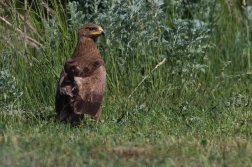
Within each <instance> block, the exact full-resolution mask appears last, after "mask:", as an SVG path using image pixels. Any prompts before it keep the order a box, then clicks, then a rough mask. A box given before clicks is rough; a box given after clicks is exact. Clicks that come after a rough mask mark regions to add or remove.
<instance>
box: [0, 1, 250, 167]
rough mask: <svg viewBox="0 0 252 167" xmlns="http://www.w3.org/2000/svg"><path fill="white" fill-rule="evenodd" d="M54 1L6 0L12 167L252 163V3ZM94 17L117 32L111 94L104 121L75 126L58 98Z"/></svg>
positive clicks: (0, 126) (1, 70) (7, 162)
mask: <svg viewBox="0 0 252 167" xmlns="http://www.w3.org/2000/svg"><path fill="white" fill-rule="evenodd" d="M48 2H49V4H47V3H45V1H40V0H34V1H33V3H28V4H27V6H26V7H27V9H28V11H29V12H27V11H24V8H23V6H24V4H23V2H21V1H16V0H12V1H7V0H6V1H1V2H0V5H1V7H2V8H1V10H0V16H1V17H0V31H1V32H0V37H1V41H2V42H1V43H0V48H1V54H0V60H1V61H0V106H1V108H0V111H1V112H0V150H1V151H0V157H1V158H0V166H105V165H106V166H143V165H145V166H162V165H163V166H249V165H250V164H251V149H252V147H251V137H250V136H251V135H250V134H251V122H252V120H251V118H252V115H251V109H252V108H251V100H252V99H251V94H252V92H251V90H252V84H251V57H250V55H251V49H250V47H251V42H250V41H251V19H250V17H249V16H251V12H250V10H249V9H250V6H245V5H244V4H242V3H234V2H233V1H232V2H231V1H222V0H215V1H214V0H199V1H191V0H188V1H179V0H171V1H162V0H148V1H146V0H140V1H139V0H127V1H114V0H104V1H98V0H97V1H93V0H92V1H91V0H88V1H85V2H86V3H84V4H83V2H84V1H78V0H76V1H73V2H69V3H66V4H62V3H61V2H60V1H59V0H48ZM237 2H238V1H237ZM242 2H246V1H242ZM2 9H5V10H2ZM25 13H26V16H27V18H26V21H25V19H23V18H24V14H25ZM87 22H95V23H98V24H100V25H101V26H102V27H103V28H104V29H105V32H106V36H105V37H101V38H99V40H98V41H97V45H98V47H99V50H100V52H101V55H102V57H103V59H104V61H105V66H106V71H107V89H106V95H105V98H104V101H103V104H102V118H101V121H100V122H99V123H98V124H93V121H92V120H91V119H89V117H85V119H84V121H83V122H82V123H81V124H80V126H78V127H70V126H69V125H68V124H58V123H55V122H54V115H55V114H54V111H53V110H54V95H55V90H56V84H57V81H58V78H59V74H60V71H61V69H62V66H63V64H64V62H65V60H66V59H67V58H69V57H70V56H71V54H72V53H73V49H74V47H75V45H76V42H77V32H78V29H79V28H80V27H81V26H82V25H83V24H85V23H87ZM25 25H26V26H25ZM24 29H25V30H24ZM24 40H26V42H24ZM28 111H32V112H28Z"/></svg>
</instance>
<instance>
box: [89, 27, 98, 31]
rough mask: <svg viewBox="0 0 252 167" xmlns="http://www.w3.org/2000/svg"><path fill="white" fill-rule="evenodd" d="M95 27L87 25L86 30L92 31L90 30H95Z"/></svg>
mask: <svg viewBox="0 0 252 167" xmlns="http://www.w3.org/2000/svg"><path fill="white" fill-rule="evenodd" d="M95 29H96V28H94V27H88V30H89V31H92V30H95Z"/></svg>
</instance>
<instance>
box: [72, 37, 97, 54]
mask: <svg viewBox="0 0 252 167" xmlns="http://www.w3.org/2000/svg"><path fill="white" fill-rule="evenodd" d="M97 50H98V49H97V47H96V45H95V41H94V40H93V39H91V38H87V37H81V38H80V39H79V40H78V43H77V46H76V48H75V50H74V54H73V57H80V56H81V57H83V56H88V55H90V54H92V52H96V51H97Z"/></svg>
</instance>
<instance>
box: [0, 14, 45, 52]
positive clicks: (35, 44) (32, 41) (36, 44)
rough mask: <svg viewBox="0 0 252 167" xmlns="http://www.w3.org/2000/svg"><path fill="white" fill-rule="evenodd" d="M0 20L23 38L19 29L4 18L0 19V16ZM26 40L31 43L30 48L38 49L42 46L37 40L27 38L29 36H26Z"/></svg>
mask: <svg viewBox="0 0 252 167" xmlns="http://www.w3.org/2000/svg"><path fill="white" fill-rule="evenodd" d="M0 20H2V21H3V22H5V24H7V25H8V26H10V27H11V28H13V29H14V30H15V31H17V32H19V33H20V34H21V36H24V33H23V32H22V31H21V30H20V29H18V28H15V27H14V26H13V25H12V24H11V23H10V22H9V21H8V20H6V19H5V18H3V17H1V16H0ZM26 38H27V39H28V40H30V41H29V42H31V43H33V44H34V45H32V46H36V48H39V47H41V46H42V44H40V43H39V42H38V41H37V40H35V39H33V38H31V37H29V36H26Z"/></svg>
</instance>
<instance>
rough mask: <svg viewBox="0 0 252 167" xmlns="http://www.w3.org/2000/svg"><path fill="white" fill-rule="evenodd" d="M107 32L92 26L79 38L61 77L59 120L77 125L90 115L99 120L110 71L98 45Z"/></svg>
mask: <svg viewBox="0 0 252 167" xmlns="http://www.w3.org/2000/svg"><path fill="white" fill-rule="evenodd" d="M100 35H104V32H103V29H102V28H101V27H100V26H99V25H97V24H92V23H88V24H86V25H84V26H83V27H82V28H81V29H80V30H79V34H78V44H77V46H76V48H75V50H74V53H73V55H72V57H71V58H69V59H68V60H67V61H66V63H65V65H64V67H63V69H62V72H61V74H60V79H59V83H58V88H57V92H56V101H55V110H56V112H57V116H56V120H58V121H60V122H61V121H70V123H75V122H78V121H79V120H81V119H82V118H83V117H84V114H89V115H91V116H92V117H93V118H95V119H96V121H98V120H99V117H100V112H101V102H102V98H103V94H104V91H105V85H106V71H105V68H104V62H103V60H102V58H101V55H100V52H99V50H98V49H97V47H96V45H95V41H96V39H97V38H98V36H100Z"/></svg>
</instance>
